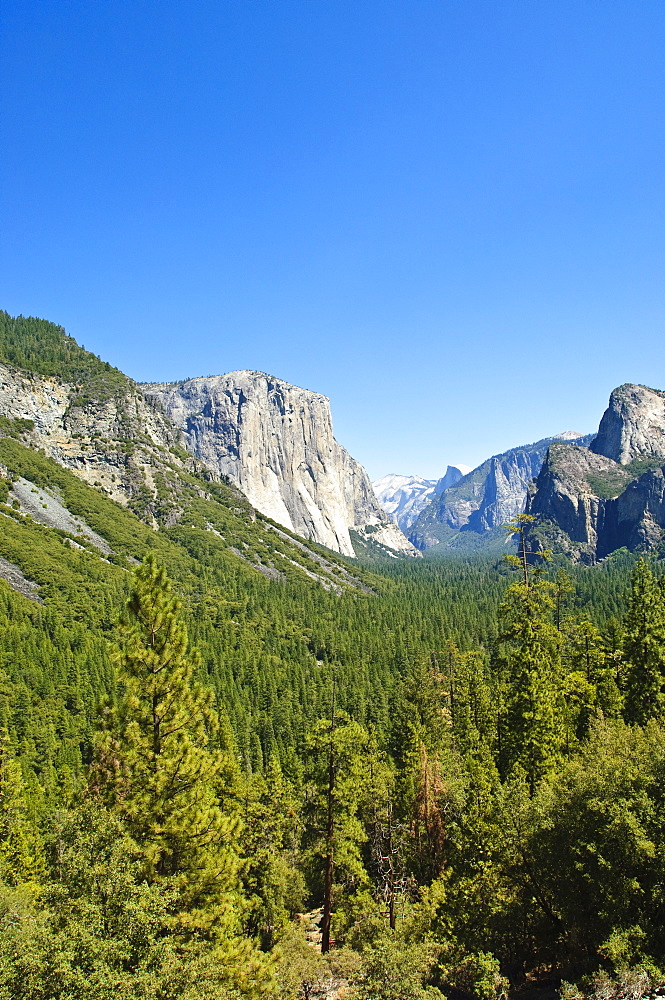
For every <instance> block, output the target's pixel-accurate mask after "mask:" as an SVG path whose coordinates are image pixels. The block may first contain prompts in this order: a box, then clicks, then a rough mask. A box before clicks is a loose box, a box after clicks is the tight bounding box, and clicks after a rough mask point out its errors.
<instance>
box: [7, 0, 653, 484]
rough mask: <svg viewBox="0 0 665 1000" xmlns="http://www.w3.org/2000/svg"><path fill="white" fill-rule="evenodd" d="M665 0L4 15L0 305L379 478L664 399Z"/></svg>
mask: <svg viewBox="0 0 665 1000" xmlns="http://www.w3.org/2000/svg"><path fill="white" fill-rule="evenodd" d="M664 51H665V4H664V3H663V2H662V0H658V2H651V0H630V2H613V0H575V2H567V0H437V2H429V0H408V2H406V0H405V2H401V0H399V2H398V0H354V2H348V0H347V2H341V0H326V2H323V0H211V2H209V0H187V2H185V0H159V2H150V0H129V2H126V0H94V2H90V0H82V2H81V0H67V2H65V0H20V2H19V0H3V3H2V6H1V8H0V100H1V114H2V122H1V129H2V135H3V140H4V141H3V143H2V149H3V152H2V157H1V158H0V213H1V215H0V307H2V308H4V309H6V310H8V311H9V312H11V313H23V314H24V315H37V316H41V317H43V318H46V319H50V320H53V321H55V322H58V323H61V324H62V325H64V326H65V327H66V329H67V331H68V332H69V333H71V334H72V335H73V336H75V337H76V338H77V339H78V340H79V342H82V343H83V344H85V346H86V347H87V348H88V349H90V350H93V351H94V352H95V353H98V354H100V355H101V356H102V357H104V358H105V359H107V360H109V361H111V362H112V363H113V364H115V365H117V366H118V367H120V368H122V369H123V370H124V371H126V372H127V373H128V374H130V375H131V376H133V377H134V378H136V379H139V380H162V379H164V380H166V379H168V380H175V379H179V378H184V377H187V376H193V375H206V374H213V373H215V374H216V373H221V372H226V371H232V370H234V369H238V368H250V369H258V370H262V371H268V372H270V373H272V374H275V375H278V376H280V377H281V378H284V379H286V380H287V381H290V382H294V383H296V384H298V385H303V386H306V387H307V388H310V389H313V390H316V391H318V392H323V393H325V394H326V395H328V396H329V397H330V399H331V403H332V409H333V419H334V424H335V429H336V434H337V437H338V439H339V440H340V441H341V442H342V443H343V444H344V445H345V446H346V447H347V448H348V449H349V450H350V451H351V453H352V454H353V455H354V456H355V457H356V458H358V459H359V460H360V461H361V462H363V463H364V464H365V465H366V467H367V468H368V471H369V472H370V474H371V475H372V476H373V477H377V476H379V475H382V474H384V473H387V472H403V473H414V474H420V475H424V476H427V477H435V476H437V475H440V474H442V473H443V471H445V466H446V464H447V463H448V462H466V463H468V464H470V465H474V464H477V463H478V462H480V461H482V460H483V459H484V458H486V457H487V456H488V455H489V454H492V453H495V452H498V451H501V450H504V449H505V448H508V447H511V446H513V445H516V444H520V443H523V442H526V441H532V440H535V439H537V438H540V437H543V436H546V435H548V434H552V433H556V432H558V431H561V430H564V429H568V428H570V429H576V430H580V431H588V430H592V429H594V427H596V426H597V424H598V420H599V418H600V416H601V413H602V411H603V409H604V407H605V405H606V402H607V397H608V395H609V392H610V390H611V389H612V388H613V387H614V386H615V385H618V384H620V383H622V382H642V383H645V384H648V385H652V386H655V387H657V388H665V352H664V351H663V346H664V342H665V337H664V333H665V281H664V278H665V273H664V272H665V253H664V250H665V246H664V244H665V225H664V223H665V196H664V192H665V142H664V138H665V137H664V134H663V133H664V122H665V115H664V111H665V108H664V103H665V100H664V99H665V60H664V59H663V52H664Z"/></svg>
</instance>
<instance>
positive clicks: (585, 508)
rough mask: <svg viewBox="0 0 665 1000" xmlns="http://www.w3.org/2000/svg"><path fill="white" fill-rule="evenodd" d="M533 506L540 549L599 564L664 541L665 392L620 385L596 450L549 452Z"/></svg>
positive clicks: (535, 544) (533, 540)
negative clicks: (617, 554)
mask: <svg viewBox="0 0 665 1000" xmlns="http://www.w3.org/2000/svg"><path fill="white" fill-rule="evenodd" d="M526 510H527V513H529V514H532V515H533V516H534V517H535V518H536V524H535V525H534V527H533V529H532V530H531V531H530V536H529V537H530V545H531V548H532V549H533V550H535V551H537V550H539V549H542V548H551V547H553V548H555V549H556V550H558V551H563V552H565V553H566V554H567V555H569V556H570V557H571V558H572V559H574V560H576V561H582V562H587V563H593V562H596V561H597V560H598V559H602V558H603V557H604V556H606V555H608V554H609V553H611V552H613V551H615V550H616V549H618V548H622V547H626V548H628V549H630V550H631V551H634V550H648V549H652V548H654V547H656V546H658V545H659V544H660V543H661V542H662V541H663V539H665V393H663V392H660V391H659V390H657V389H649V388H647V387H646V386H638V385H622V386H619V388H618V389H615V390H614V391H613V392H612V394H611V396H610V402H609V406H608V408H607V410H606V411H605V413H604V415H603V417H602V420H601V422H600V427H599V431H598V434H597V435H596V437H595V438H594V439H593V440H592V442H591V444H590V446H589V449H588V450H583V449H580V448H576V447H574V446H573V445H570V444H556V445H552V447H551V448H550V449H549V451H548V454H547V456H546V459H545V461H544V463H543V467H542V469H541V472H540V474H539V476H538V478H537V480H536V481H535V483H534V484H533V485H532V486H531V488H530V491H529V497H528V500H527V505H526Z"/></svg>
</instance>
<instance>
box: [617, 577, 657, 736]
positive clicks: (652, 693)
mask: <svg viewBox="0 0 665 1000" xmlns="http://www.w3.org/2000/svg"><path fill="white" fill-rule="evenodd" d="M623 655H624V659H625V662H626V704H625V715H626V720H627V721H628V722H636V723H638V725H644V724H645V723H646V722H647V720H648V719H662V718H663V716H664V715H665V595H664V594H663V589H662V588H661V586H659V583H658V581H657V580H656V577H655V576H654V573H653V571H652V569H651V568H650V566H649V565H648V563H647V562H646V561H645V560H644V559H640V560H639V561H638V562H637V564H636V566H635V569H634V571H633V578H632V581H631V590H630V595H629V598H628V609H627V612H626V617H625V620H624V641H623Z"/></svg>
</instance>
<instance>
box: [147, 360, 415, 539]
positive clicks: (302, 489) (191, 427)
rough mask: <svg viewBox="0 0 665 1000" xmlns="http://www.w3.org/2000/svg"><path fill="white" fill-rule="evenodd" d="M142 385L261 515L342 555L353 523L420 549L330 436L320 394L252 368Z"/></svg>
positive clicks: (194, 449)
mask: <svg viewBox="0 0 665 1000" xmlns="http://www.w3.org/2000/svg"><path fill="white" fill-rule="evenodd" d="M142 389H143V392H144V393H145V395H146V397H147V398H148V399H149V400H150V401H156V402H157V403H159V404H160V406H161V407H162V408H163V411H164V413H165V414H166V415H167V416H168V417H169V418H170V420H171V421H172V422H173V423H174V424H175V425H176V427H178V428H179V429H180V430H181V431H182V434H183V439H184V442H185V445H186V447H187V449H188V450H189V451H190V452H191V453H192V454H193V455H195V456H196V457H197V458H198V459H199V460H200V461H201V462H203V463H204V464H205V465H206V466H207V467H208V469H210V470H211V471H212V472H213V473H214V475H216V476H218V477H224V478H226V479H228V480H230V481H231V482H232V483H234V484H235V485H236V486H237V487H238V488H239V489H240V490H241V491H242V492H243V493H244V494H245V496H246V497H247V499H248V500H249V502H250V503H251V504H252V505H253V506H254V507H255V508H256V509H257V510H259V511H260V512H261V513H262V514H264V515H265V516H266V517H269V518H271V519H272V520H273V521H276V522H277V523H278V524H281V525H283V526H284V527H286V528H288V529H289V530H291V531H295V532H296V533H297V534H299V535H302V536H304V537H305V538H308V539H310V540H312V541H316V542H319V543H320V544H322V545H326V546H327V547H328V548H330V549H333V550H334V551H336V552H341V553H343V554H344V555H348V556H353V555H354V554H355V553H354V549H353V544H352V539H351V534H350V532H351V531H354V532H356V533H357V534H358V535H359V536H360V537H361V538H364V539H365V540H368V541H371V542H373V543H377V544H378V545H379V546H380V547H382V548H384V549H386V550H388V551H389V552H391V553H392V554H400V555H417V552H416V550H415V549H414V548H413V546H412V545H411V544H410V543H409V542H408V541H407V539H406V538H405V536H404V535H403V534H402V532H401V531H400V530H399V528H398V527H397V526H396V525H395V524H394V523H393V522H392V521H391V520H390V518H389V517H388V516H387V515H386V514H385V512H384V511H383V510H382V508H381V506H380V505H379V503H378V501H377V499H376V496H375V495H374V492H373V490H372V487H371V484H370V481H369V478H368V476H367V473H366V472H365V470H364V469H363V467H362V466H361V465H360V464H359V463H358V462H356V461H355V459H353V458H352V457H351V456H350V455H349V453H348V452H347V451H346V450H345V449H344V448H343V447H342V446H341V445H340V444H338V442H337V441H336V440H335V438H334V436H333V428H332V419H331V415H330V403H329V401H328V399H327V398H326V397H325V396H321V395H319V394H318V393H315V392H310V391H308V390H306V389H300V388H298V387H297V386H293V385H289V383H288V382H283V381H282V380H281V379H278V378H274V377H272V376H270V375H266V374H264V373H263V372H251V371H238V372H230V373H229V374H227V375H216V376H211V377H206V378H193V379H188V380H187V381H184V382H176V383H159V384H157V383H154V384H148V385H144V386H142Z"/></svg>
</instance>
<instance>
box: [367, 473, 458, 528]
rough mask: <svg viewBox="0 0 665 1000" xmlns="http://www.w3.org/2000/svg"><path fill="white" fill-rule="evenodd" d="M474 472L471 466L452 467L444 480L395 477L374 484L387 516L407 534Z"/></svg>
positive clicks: (393, 475) (378, 480) (443, 477)
mask: <svg viewBox="0 0 665 1000" xmlns="http://www.w3.org/2000/svg"><path fill="white" fill-rule="evenodd" d="M470 471H471V467H470V466H468V465H449V466H448V468H447V470H446V473H445V475H444V476H442V478H441V479H422V478H421V477H420V476H397V475H395V474H394V473H391V474H389V475H387V476H383V477H382V478H381V479H377V480H376V482H374V483H372V487H373V489H374V492H375V493H376V495H377V497H378V499H379V502H380V504H381V506H382V507H383V509H384V510H385V512H386V514H388V515H389V516H390V517H392V518H393V520H394V521H396V523H397V524H398V525H399V526H400V528H401V529H402V531H403V532H405V533H407V532H408V530H409V528H410V527H411V525H412V524H413V523H414V522H415V521H416V519H417V518H418V515H419V514H420V512H421V511H422V510H423V509H424V508H425V507H426V506H427V504H428V503H429V502H430V501H431V500H432V498H433V497H435V496H438V494H439V493H442V492H443V490H445V489H448V487H449V486H453V485H454V484H455V483H456V482H458V480H460V479H461V478H462V476H465V475H466V473H467V472H470Z"/></svg>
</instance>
